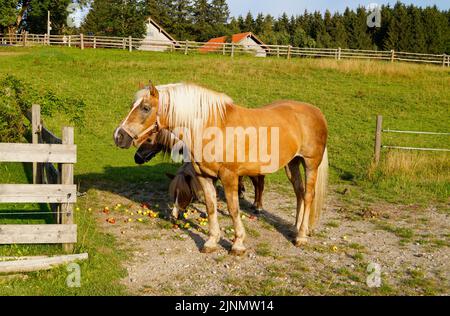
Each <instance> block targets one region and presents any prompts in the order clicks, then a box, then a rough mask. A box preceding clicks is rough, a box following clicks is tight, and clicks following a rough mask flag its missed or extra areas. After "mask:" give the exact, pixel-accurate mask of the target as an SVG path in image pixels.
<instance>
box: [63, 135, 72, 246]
mask: <svg viewBox="0 0 450 316" xmlns="http://www.w3.org/2000/svg"><path fill="white" fill-rule="evenodd" d="M62 143H63V144H64V145H73V144H74V132H73V127H64V128H63V131H62ZM61 184H73V164H71V163H64V164H62V170H61ZM68 198H69V197H68ZM61 209H62V214H61V215H62V216H61V222H62V224H73V205H72V204H71V203H61ZM63 249H64V251H66V252H73V244H63Z"/></svg>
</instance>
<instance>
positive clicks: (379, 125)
mask: <svg viewBox="0 0 450 316" xmlns="http://www.w3.org/2000/svg"><path fill="white" fill-rule="evenodd" d="M383 133H397V134H411V135H440V136H450V133H444V132H423V131H402V130H391V129H383V117H382V116H381V115H378V116H377V120H376V128H375V146H374V162H375V165H378V164H379V162H380V158H381V149H382V148H386V149H398V150H418V151H441V152H450V149H448V148H428V147H411V146H393V145H383V143H382V134H383Z"/></svg>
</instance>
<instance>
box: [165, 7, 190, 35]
mask: <svg viewBox="0 0 450 316" xmlns="http://www.w3.org/2000/svg"><path fill="white" fill-rule="evenodd" d="M172 8H173V9H172V10H171V12H172V14H173V17H172V27H171V30H170V32H171V34H172V35H173V36H175V38H178V39H183V40H184V39H190V34H191V33H192V29H191V25H192V24H191V21H192V16H191V12H192V7H191V0H174V1H173V2H172Z"/></svg>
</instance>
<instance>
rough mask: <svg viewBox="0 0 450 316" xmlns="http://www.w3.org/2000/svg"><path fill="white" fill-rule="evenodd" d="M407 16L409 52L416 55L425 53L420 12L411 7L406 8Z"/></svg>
mask: <svg viewBox="0 0 450 316" xmlns="http://www.w3.org/2000/svg"><path fill="white" fill-rule="evenodd" d="M408 14H409V17H410V21H411V44H410V46H409V50H410V51H411V52H416V53H424V52H425V51H426V43H425V30H424V26H423V19H422V13H421V10H420V9H419V8H417V7H415V6H413V5H411V6H409V7H408Z"/></svg>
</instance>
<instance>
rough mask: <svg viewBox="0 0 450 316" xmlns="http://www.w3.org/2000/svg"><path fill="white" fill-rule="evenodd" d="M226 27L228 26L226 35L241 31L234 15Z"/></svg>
mask: <svg viewBox="0 0 450 316" xmlns="http://www.w3.org/2000/svg"><path fill="white" fill-rule="evenodd" d="M227 28H228V30H227V35H232V34H238V33H241V29H240V27H239V22H238V20H237V19H236V18H234V17H232V18H231V20H230V23H228V26H227Z"/></svg>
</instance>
